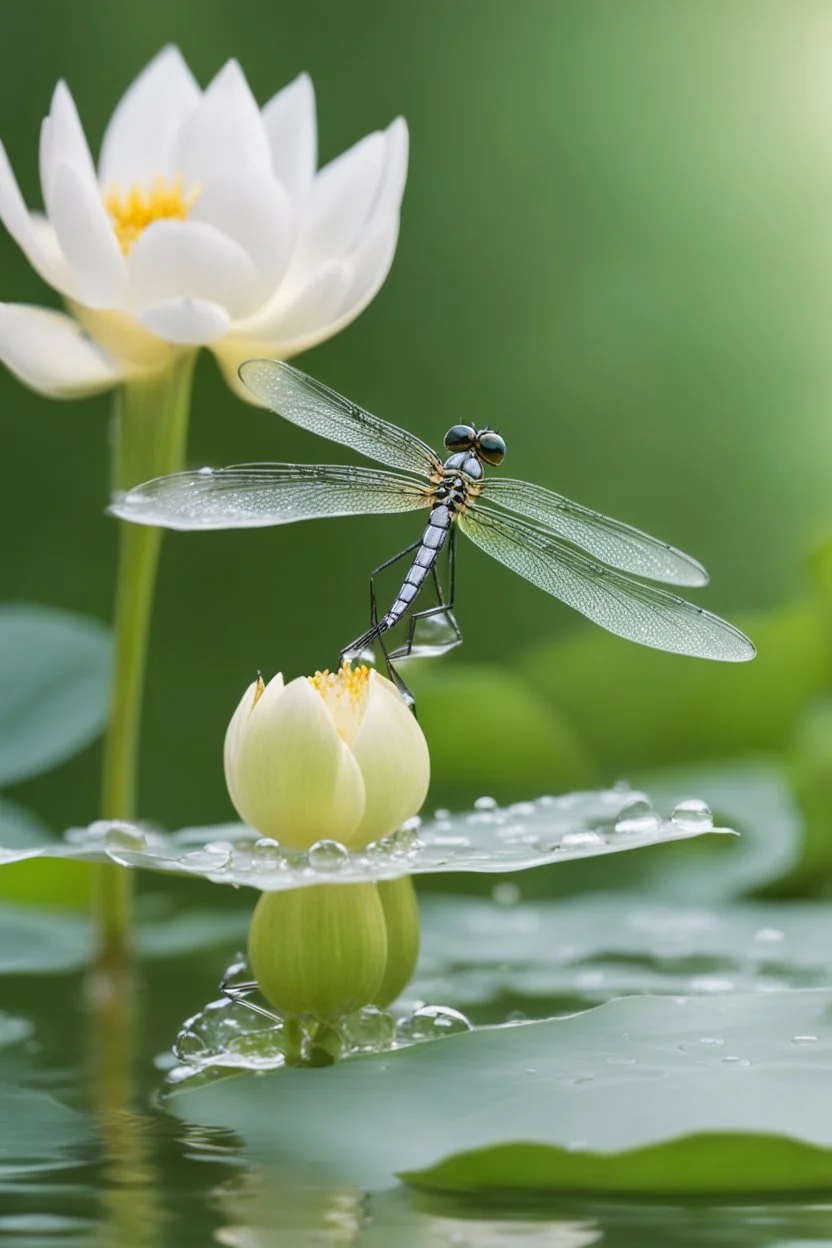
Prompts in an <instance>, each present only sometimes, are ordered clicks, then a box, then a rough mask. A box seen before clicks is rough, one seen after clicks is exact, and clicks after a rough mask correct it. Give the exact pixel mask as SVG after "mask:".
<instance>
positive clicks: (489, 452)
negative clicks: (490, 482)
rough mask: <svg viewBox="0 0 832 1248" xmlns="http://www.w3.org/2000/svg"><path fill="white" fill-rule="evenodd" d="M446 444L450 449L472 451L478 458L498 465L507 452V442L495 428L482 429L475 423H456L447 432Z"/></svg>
mask: <svg viewBox="0 0 832 1248" xmlns="http://www.w3.org/2000/svg"><path fill="white" fill-rule="evenodd" d="M445 446H446V447H447V449H448V450H449V451H455V452H458V453H459V452H463V453H464V452H465V451H470V452H471V453H472V454H473V455H475V456H476V457H477V459H479V460H482V461H483V462H484V463H486V464H491V465H492V467H496V466H497V464H501V463H502V462H503V459H504V458H505V454H506V444H505V441H504V440H503V438H501V437H500V435H499V433H495V432H494V430H493V429H480V430H479V432H477V430H476V429H475V428H474V427H473V425H454V426H453V428H452V429H449V430H448V432H447V433H446V434H445Z"/></svg>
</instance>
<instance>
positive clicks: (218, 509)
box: [110, 464, 429, 529]
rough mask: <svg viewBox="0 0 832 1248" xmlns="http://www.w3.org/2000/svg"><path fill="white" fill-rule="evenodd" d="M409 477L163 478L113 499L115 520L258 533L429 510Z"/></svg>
mask: <svg viewBox="0 0 832 1248" xmlns="http://www.w3.org/2000/svg"><path fill="white" fill-rule="evenodd" d="M428 501H429V500H428V496H427V493H426V491H425V488H424V487H423V486H421V485H420V484H419V482H418V481H414V480H412V479H411V478H410V477H404V476H399V475H398V474H396V473H392V472H384V471H382V470H381V469H379V468H358V467H351V466H348V465H343V464H235V465H234V466H232V467H230V468H200V469H198V470H197V471H195V472H177V473H174V474H173V475H172V476H169V477H157V478H156V480H155V481H147V482H145V484H144V485H138V486H136V487H135V489H132V490H129V491H128V492H127V493H126V494H123V495H122V496H121V497H120V498H117V499H115V500H114V502H113V504H112V505H111V507H110V512H111V513H112V514H113V515H116V516H119V517H120V518H121V519H122V520H131V521H132V522H133V523H134V524H153V525H158V526H159V527H160V528H165V529H256V528H263V527H266V526H267V525H272V524H291V523H292V522H293V521H295V520H314V519H316V518H318V517H320V516H354V515H370V514H375V513H379V512H398V511H415V510H416V509H417V508H419V507H427V506H428Z"/></svg>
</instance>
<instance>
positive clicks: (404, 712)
mask: <svg viewBox="0 0 832 1248" xmlns="http://www.w3.org/2000/svg"><path fill="white" fill-rule="evenodd" d="M352 752H353V757H354V758H355V761H356V762H357V763H358V765H359V767H360V768H361V774H362V775H363V777H364V786H365V789H366V795H367V796H366V805H365V808H364V817H363V819H362V820H361V823H360V824H359V826H358V829H357V831H356V833H355V836H354V837H353V841H352V844H353V846H354V847H357V846H361V845H366V844H368V842H370V841H375V840H378V838H379V837H381V836H387V835H388V834H389V833H390V832H393V831H394V830H395V829H396V828H397V827H398V826H399V824H400V823H402V822H403V821H404V820H405V819H409V818H410V817H411V816H412V815H415V814H416V813H417V811H418V810H419V809H420V808H421V806H422V803H423V802H424V800H425V797H426V795H427V791H428V784H429V782H430V755H429V754H428V744H427V741H426V740H425V735H424V733H423V732H422V729H421V728H420V727H419V724H418V721H417V720H416V718H415V716H414V715H413V714H412V713H411V712H410V711H409V710H408V708H407V706H406V705H405V702H404V700H403V698H402V697H401V695H400V694H399V693H398V692H397V691H396V690H395V689H394V688H393V687H392V685H391V684H390V682H389V681H386V680H384V679H383V678H381V677H379V676H378V675H377V673H376V672H371V674H370V696H369V698H368V700H367V710H366V712H365V714H364V719H363V720H362V723H361V727H360V728H359V730H358V735H357V736H356V738H355V741H354V742H353V746H352Z"/></svg>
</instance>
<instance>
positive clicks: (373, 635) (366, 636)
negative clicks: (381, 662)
mask: <svg viewBox="0 0 832 1248" xmlns="http://www.w3.org/2000/svg"><path fill="white" fill-rule="evenodd" d="M420 544H421V539H418V540H417V541H415V542H411V543H410V545H409V546H406V547H405V548H404V550H400V551H399V553H398V554H397V555H393V557H392V559H385V561H384V563H380V564H379V565H378V567H377V568H373V570H372V572H371V573H370V628H369V629H368V631H367V632H366V633H362V634H361V635H360V636H359V637H356V638H355V640H354V641H351V642H350V643H349V645H347V646H344V648H343V649H342V651H341V656H340V661H341V662H342V663H343V662H344V661H345V660H346V659H349V658H356V657H357V656H358V654H360V652H361V651H362V650H363V649H364V648H365V647H366V646H368V645H369V644H370V643H371V642H374V641H378V642H379V644H380V646H381V649H382V652H383V654H384V658H385V662H386V663H387V667H388V669H389V667H390V658H389V655H388V653H387V648H386V646H385V645H384V643H383V642H382V641H381V633H380V632H379V618H378V602H377V599H376V584H375V582H376V577H377V576H378V574H379V573H380V572H383V571H384V569H385V568H389V567H391V566H392V565H393V564H394V563H398V562H399V560H400V559H404V558H405V556H406V555H411V554H412V553H413V551H414V550H418V548H419V546H420Z"/></svg>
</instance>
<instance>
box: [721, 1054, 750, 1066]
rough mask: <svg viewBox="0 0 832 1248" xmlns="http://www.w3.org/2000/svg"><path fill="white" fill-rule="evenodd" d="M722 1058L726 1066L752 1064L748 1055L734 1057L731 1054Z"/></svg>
mask: <svg viewBox="0 0 832 1248" xmlns="http://www.w3.org/2000/svg"><path fill="white" fill-rule="evenodd" d="M722 1060H723V1062H724V1063H725V1065H726V1066H750V1065H751V1062H750V1061H749V1060H748V1058H747V1057H734V1056H733V1054H729V1055H728V1056H727V1057H723V1059H722Z"/></svg>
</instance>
